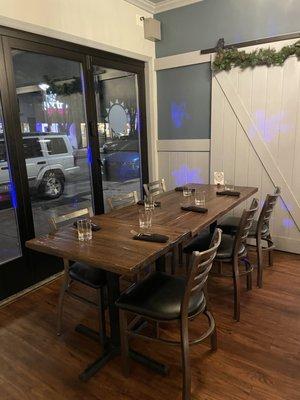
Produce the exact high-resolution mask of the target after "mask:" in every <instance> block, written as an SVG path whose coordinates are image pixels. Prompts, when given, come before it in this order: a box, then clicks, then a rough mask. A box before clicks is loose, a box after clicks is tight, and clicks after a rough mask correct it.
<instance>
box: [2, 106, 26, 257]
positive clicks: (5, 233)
mask: <svg viewBox="0 0 300 400" xmlns="http://www.w3.org/2000/svg"><path fill="white" fill-rule="evenodd" d="M0 126H1V129H0V241H1V250H0V264H4V263H6V262H8V261H11V260H13V259H15V258H17V257H20V256H21V255H22V251H21V246H20V241H19V231H18V225H17V217H16V207H17V201H16V195H15V192H14V185H13V183H12V180H11V176H10V171H9V162H8V157H7V149H6V139H5V131H4V121H3V114H2V104H1V101H0Z"/></svg>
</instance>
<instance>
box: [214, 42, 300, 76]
mask: <svg viewBox="0 0 300 400" xmlns="http://www.w3.org/2000/svg"><path fill="white" fill-rule="evenodd" d="M293 55H295V56H296V57H297V58H298V60H299V61H300V40H298V41H297V42H296V43H294V44H292V45H289V46H284V47H283V48H282V49H281V50H279V51H277V50H275V49H271V48H268V49H259V50H254V51H252V52H251V53H246V52H245V51H244V50H242V51H240V50H237V49H235V48H229V49H222V48H221V49H218V51H217V55H216V58H215V60H214V62H213V70H214V71H215V72H219V71H229V70H231V68H234V67H240V68H242V69H246V68H254V67H256V66H258V65H267V66H268V67H271V66H278V65H283V64H284V62H285V61H286V59H287V58H289V57H290V56H293Z"/></svg>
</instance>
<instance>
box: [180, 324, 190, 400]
mask: <svg viewBox="0 0 300 400" xmlns="http://www.w3.org/2000/svg"><path fill="white" fill-rule="evenodd" d="M180 331H181V332H180V333H181V357H182V372H183V388H182V400H190V399H191V367H190V354H189V353H190V349H189V332H188V318H187V317H186V318H182V319H181V323H180Z"/></svg>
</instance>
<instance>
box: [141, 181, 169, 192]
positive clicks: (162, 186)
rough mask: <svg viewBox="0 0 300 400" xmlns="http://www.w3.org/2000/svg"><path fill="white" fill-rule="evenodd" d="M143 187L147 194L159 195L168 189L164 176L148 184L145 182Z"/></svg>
mask: <svg viewBox="0 0 300 400" xmlns="http://www.w3.org/2000/svg"><path fill="white" fill-rule="evenodd" d="M143 187H144V191H145V194H146V196H157V195H158V194H160V193H164V192H166V191H167V188H166V181H165V180H164V178H162V179H159V180H157V181H153V182H149V183H148V184H147V183H144V185H143Z"/></svg>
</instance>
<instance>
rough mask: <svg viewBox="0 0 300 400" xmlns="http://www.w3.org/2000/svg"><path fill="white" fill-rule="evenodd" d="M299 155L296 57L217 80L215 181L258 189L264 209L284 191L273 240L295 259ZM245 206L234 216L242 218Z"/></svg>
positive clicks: (299, 239)
mask: <svg viewBox="0 0 300 400" xmlns="http://www.w3.org/2000/svg"><path fill="white" fill-rule="evenodd" d="M283 45H284V44H283V43H282V44H281V47H282V46H283ZM299 155H300V62H299V61H298V60H297V59H296V58H295V57H291V58H289V59H288V60H287V61H286V62H285V64H284V65H283V66H282V67H272V68H267V67H263V66H262V67H256V68H254V69H246V70H244V71H241V70H240V69H237V68H235V69H233V70H231V71H230V72H221V73H219V74H217V75H216V76H215V77H214V78H213V81H212V137H211V177H212V174H213V171H216V170H220V171H224V172H225V179H226V178H227V179H230V180H232V181H234V182H235V184H236V185H239V184H240V185H247V186H257V187H258V188H259V191H258V194H257V195H256V196H257V197H259V199H260V205H261V206H262V204H263V201H264V199H265V196H266V194H267V193H272V192H273V190H274V186H275V185H278V186H281V187H282V198H281V199H280V201H279V204H278V205H277V207H276V210H275V214H274V217H273V219H272V223H271V230H272V235H273V237H274V239H275V242H276V246H277V248H278V249H281V250H285V251H290V252H295V253H300V232H299V215H300V214H299V213H300V178H299V174H300V156H299ZM250 201H251V200H248V201H247V206H248V205H249V204H250ZM244 206H245V204H244V205H241V206H240V207H239V208H237V209H235V210H234V211H233V213H235V214H238V215H240V213H241V211H242V209H243V208H244ZM297 224H298V227H297Z"/></svg>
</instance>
